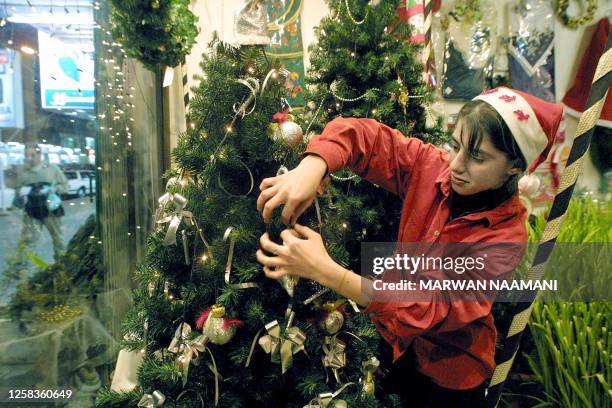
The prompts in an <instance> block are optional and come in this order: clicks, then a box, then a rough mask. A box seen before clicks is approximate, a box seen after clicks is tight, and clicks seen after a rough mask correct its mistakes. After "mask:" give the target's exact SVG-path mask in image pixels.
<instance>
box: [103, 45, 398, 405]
mask: <svg viewBox="0 0 612 408" xmlns="http://www.w3.org/2000/svg"><path fill="white" fill-rule="evenodd" d="M211 49H212V52H211V55H209V56H205V57H204V61H203V63H202V70H203V76H202V81H201V84H200V85H199V86H198V87H197V88H196V89H195V94H194V98H193V100H192V101H191V111H190V112H191V113H190V121H191V123H193V124H194V127H193V129H190V130H188V132H187V133H186V134H184V135H183V136H182V137H181V140H180V142H179V145H178V147H177V148H176V149H175V150H174V152H173V155H174V159H175V162H176V164H177V165H178V168H179V169H180V170H178V171H176V172H175V173H174V174H172V176H173V177H172V178H171V179H170V181H169V182H168V187H167V193H166V194H165V195H164V196H163V197H161V198H160V200H159V202H160V208H159V211H158V214H157V222H158V225H159V228H158V229H157V230H156V231H155V232H154V233H153V234H152V235H151V236H150V238H149V242H148V245H149V248H148V254H147V257H146V262H145V263H144V264H143V265H141V266H140V267H139V268H138V270H137V273H136V276H135V278H136V280H137V282H138V283H139V286H140V289H138V290H136V291H135V293H134V300H135V301H134V307H133V309H132V310H131V311H130V312H129V314H128V316H127V318H126V320H125V324H124V332H125V340H124V347H125V348H126V349H128V350H132V351H135V352H140V353H142V354H143V356H144V358H143V359H142V363H141V365H140V367H138V380H139V383H138V386H136V387H134V388H133V389H131V390H130V389H125V388H123V389H122V390H121V392H115V391H111V390H104V391H102V392H101V393H100V394H99V396H98V400H97V404H98V406H101V407H110V406H134V405H138V404H140V406H161V404H167V403H168V402H170V403H175V404H177V405H178V406H186V407H197V406H219V407H230V406H231V407H237V406H244V407H255V406H265V405H266V404H269V403H270V402H271V401H274V404H275V405H276V406H287V407H292V406H295V407H303V406H304V405H306V404H308V403H309V401H310V402H311V403H312V404H322V403H323V401H326V400H328V399H329V398H330V396H329V394H326V393H334V392H335V391H338V390H340V389H342V391H341V392H340V393H338V394H336V395H335V396H334V397H332V399H333V401H339V400H344V401H346V402H347V403H348V404H349V405H350V406H379V405H380V404H384V405H385V406H393V405H394V404H395V403H396V402H397V401H394V400H393V398H391V397H389V398H387V397H385V401H384V402H381V401H377V400H376V398H375V397H374V396H373V395H372V394H371V392H368V393H366V392H365V391H364V390H363V389H364V386H365V385H366V384H367V387H365V388H366V389H368V390H370V389H371V388H372V386H373V384H375V381H374V377H373V372H374V369H373V368H372V367H373V363H372V361H376V350H377V348H378V344H379V342H380V338H379V336H378V334H377V333H376V330H375V329H374V327H373V325H372V324H371V323H370V322H369V319H368V318H367V317H366V316H364V315H362V314H359V313H357V311H356V310H357V308H356V306H354V304H353V306H351V304H350V303H346V302H345V301H344V300H343V299H338V297H337V295H336V294H334V293H332V292H329V291H322V289H323V288H322V287H321V286H319V285H318V284H314V283H312V282H293V284H292V288H291V289H292V290H288V289H289V287H288V285H286V284H285V285H279V283H277V282H275V281H274V280H271V279H267V278H266V277H265V275H264V274H263V273H262V272H261V266H260V265H259V264H257V262H256V260H255V252H256V250H257V249H258V247H259V241H258V238H259V236H260V235H261V234H262V233H263V232H264V231H266V229H268V230H269V231H270V232H271V233H272V236H275V237H276V239H278V231H279V230H280V229H281V228H283V226H282V224H281V222H280V220H278V219H276V220H275V221H274V222H273V223H272V224H270V225H265V224H264V222H263V220H262V218H261V216H260V214H259V213H258V212H257V209H256V203H255V201H256V199H257V194H258V191H257V189H256V188H255V187H254V186H256V185H259V183H260V182H261V180H262V179H263V178H266V177H270V176H274V175H275V174H276V173H277V172H278V171H279V169H282V166H286V167H289V168H292V167H295V166H296V165H297V163H298V160H299V152H300V151H301V150H303V144H302V146H301V147H300V146H297V148H296V145H295V144H291V143H287V139H284V138H283V137H280V138H279V137H277V136H278V135H277V134H276V130H275V128H278V126H274V125H278V123H276V124H275V123H274V119H273V117H276V118H280V117H283V118H285V117H286V116H285V113H284V112H285V111H286V110H287V106H286V104H284V103H283V98H284V97H285V96H286V94H287V89H286V88H285V87H284V82H285V78H284V76H283V71H282V70H280V68H279V66H278V65H276V63H275V62H274V61H273V60H270V59H268V58H267V55H266V54H265V52H264V49H263V47H261V46H243V47H241V48H234V47H232V46H230V45H226V44H223V43H220V42H218V41H214V42H213V43H211ZM291 140H293V139H289V141H291ZM281 171H282V170H281ZM328 205H329V204H328V203H327V202H325V201H322V202H321V205H320V210H321V212H320V213H322V214H323V218H322V220H325V214H328V213H329V212H330V208H329V207H328ZM300 222H301V223H304V224H307V225H310V226H312V227H313V228H319V226H321V228H322V229H321V232H322V235H323V236H325V237H326V242H327V245H328V248H329V252H330V254H331V255H332V256H333V257H334V258H335V259H339V260H341V259H347V258H348V254H347V253H346V250H345V246H344V243H345V241H347V240H353V239H354V237H348V236H347V235H346V230H345V229H343V228H342V227H341V226H338V225H334V224H332V223H329V222H322V223H321V222H320V221H319V218H318V217H316V216H315V211H314V209H311V210H309V211H308V212H307V213H306V214H304V217H303V218H302V219H301V220H300ZM290 293H291V294H292V296H291V295H290ZM135 361H137V360H135ZM368 362H369V363H368ZM364 363H365V365H364ZM132 369H134V367H132ZM116 375H117V374H116ZM119 375H122V376H123V375H125V373H122V374H119ZM126 377H129V376H126ZM368 379H369V381H366V380H368ZM360 381H361V383H360ZM347 384H348V385H347Z"/></svg>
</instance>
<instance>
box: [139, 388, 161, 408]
mask: <svg viewBox="0 0 612 408" xmlns="http://www.w3.org/2000/svg"><path fill="white" fill-rule="evenodd" d="M164 402H166V396H165V395H164V394H162V393H161V392H160V391H157V390H156V391H153V393H152V394H145V395H143V396H142V398H141V399H140V401H138V406H139V407H142V408H157V407H161V406H162V405H164Z"/></svg>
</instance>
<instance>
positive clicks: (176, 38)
mask: <svg viewBox="0 0 612 408" xmlns="http://www.w3.org/2000/svg"><path fill="white" fill-rule="evenodd" d="M143 3H144V2H143V1H139V0H111V1H110V4H111V24H112V33H113V38H114V39H115V40H117V41H118V42H119V43H121V45H122V46H123V48H124V49H125V51H126V53H127V55H128V56H130V57H133V58H136V59H137V60H139V61H140V62H142V63H143V64H144V66H145V67H147V68H148V69H150V70H151V71H156V70H157V69H158V66H159V65H161V66H168V67H175V66H177V65H178V64H180V63H181V61H182V60H184V59H185V56H186V55H187V54H189V52H190V51H191V47H192V46H193V44H194V42H195V38H196V36H197V35H198V28H197V26H196V22H197V21H198V18H197V17H196V16H195V15H194V14H193V13H192V12H191V11H190V10H189V0H165V1H159V0H153V1H152V2H151V3H150V4H149V6H148V7H147V6H146V5H144V4H143Z"/></svg>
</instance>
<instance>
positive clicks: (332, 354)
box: [321, 336, 346, 384]
mask: <svg viewBox="0 0 612 408" xmlns="http://www.w3.org/2000/svg"><path fill="white" fill-rule="evenodd" d="M345 349H346V343H344V342H343V341H342V340H340V339H338V337H337V336H325V342H324V344H323V353H325V355H324V356H323V358H322V359H321V360H322V361H323V366H324V367H329V368H331V369H332V371H333V372H334V377H335V378H336V382H337V383H338V384H340V382H341V381H340V377H339V376H338V370H340V369H341V368H343V367H344V366H345V365H346V353H345Z"/></svg>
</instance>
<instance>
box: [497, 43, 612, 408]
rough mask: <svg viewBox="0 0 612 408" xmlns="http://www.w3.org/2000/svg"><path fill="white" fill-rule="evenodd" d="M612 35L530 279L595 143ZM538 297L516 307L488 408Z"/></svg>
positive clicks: (539, 270)
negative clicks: (593, 139)
mask: <svg viewBox="0 0 612 408" xmlns="http://www.w3.org/2000/svg"><path fill="white" fill-rule="evenodd" d="M611 71H612V36H608V42H607V43H606V48H605V52H604V53H603V54H602V56H601V58H600V59H599V62H598V64H597V70H596V71H595V75H594V76H593V82H592V85H591V90H590V92H589V99H588V101H587V104H586V107H585V110H584V112H583V113H582V115H581V116H580V122H578V128H577V129H576V137H575V139H574V142H573V144H572V149H571V151H570V154H569V158H568V159H567V166H566V168H565V170H564V171H563V175H562V176H561V180H560V182H559V188H558V189H557V193H556V195H555V199H554V201H553V204H552V207H551V210H550V214H549V215H548V220H547V221H546V226H545V227H544V232H543V234H542V238H541V239H540V243H539V245H538V249H537V252H536V255H535V258H534V260H533V265H532V266H531V268H530V269H529V273H528V279H530V280H532V279H533V280H537V279H540V278H541V277H542V276H543V275H544V271H545V269H546V264H547V262H548V259H549V257H550V254H551V252H552V250H553V248H554V246H555V241H556V239H557V236H558V234H559V230H560V229H561V223H562V222H563V219H564V217H565V213H566V211H567V208H568V205H569V202H570V199H571V197H572V193H573V191H574V186H575V185H576V180H577V179H578V175H579V174H580V173H581V170H582V162H583V159H584V156H585V154H586V152H587V149H588V148H589V146H590V144H591V137H592V136H593V129H594V128H595V125H596V124H597V120H598V119H599V117H600V115H601V110H602V108H603V105H604V102H605V100H606V96H607V94H608V90H609V88H610V80H611V78H612V73H611ZM536 295H537V292H536V291H533V292H529V296H528V298H527V299H526V300H525V301H524V302H521V303H517V304H516V309H517V310H516V312H515V313H514V317H513V319H512V323H511V325H510V329H509V330H508V334H507V335H506V338H505V339H504V342H503V344H502V348H501V349H500V351H499V352H498V353H497V355H496V362H497V367H496V368H495V371H494V372H493V377H492V378H491V382H490V384H489V388H488V389H487V396H486V400H487V405H486V406H487V407H495V406H497V403H498V402H499V398H500V396H501V391H502V388H503V385H504V382H505V381H506V378H507V377H508V372H509V371H510V368H511V367H512V363H513V361H514V358H515V357H516V354H517V352H518V348H519V342H520V340H521V335H522V334H523V332H524V331H525V328H526V327H527V322H528V321H529V317H530V316H531V310H532V309H533V303H534V301H535V297H536Z"/></svg>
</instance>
